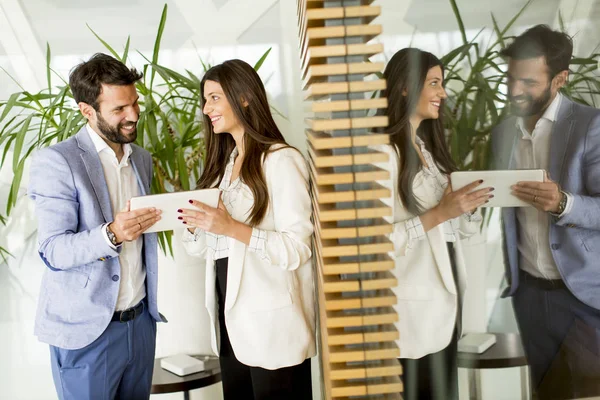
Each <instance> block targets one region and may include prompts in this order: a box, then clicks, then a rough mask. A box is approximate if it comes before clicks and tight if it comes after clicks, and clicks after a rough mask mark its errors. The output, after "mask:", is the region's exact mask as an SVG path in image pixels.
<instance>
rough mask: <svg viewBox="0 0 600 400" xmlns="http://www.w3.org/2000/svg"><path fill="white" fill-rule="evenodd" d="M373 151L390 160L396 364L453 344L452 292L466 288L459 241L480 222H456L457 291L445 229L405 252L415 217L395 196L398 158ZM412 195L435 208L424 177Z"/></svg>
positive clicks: (454, 305)
mask: <svg viewBox="0 0 600 400" xmlns="http://www.w3.org/2000/svg"><path fill="white" fill-rule="evenodd" d="M377 149H378V150H380V151H385V152H387V153H389V155H390V162H389V164H387V165H388V168H387V169H389V170H390V184H391V192H392V199H391V203H392V209H393V224H394V230H393V233H392V234H391V240H392V242H393V243H394V253H393V258H394V260H395V264H396V265H395V270H394V274H395V276H396V278H397V279H398V286H397V287H396V288H395V289H394V293H395V294H396V297H397V299H398V302H397V305H396V306H395V309H396V311H397V312H398V319H399V320H398V322H397V323H396V327H397V329H398V331H399V333H400V339H399V340H398V341H397V343H398V346H399V348H400V357H401V358H421V357H423V356H425V355H427V354H431V353H435V352H438V351H440V350H442V349H444V348H445V347H446V346H448V344H449V343H450V340H451V339H452V334H453V332H454V326H455V321H456V315H457V307H458V296H457V291H460V293H461V296H462V297H464V292H465V289H466V286H467V277H466V269H465V263H464V258H463V252H462V245H461V241H460V238H461V236H462V237H466V236H470V235H472V234H473V233H475V232H476V231H477V229H478V227H479V224H480V222H476V221H473V222H468V221H467V219H466V218H463V217H459V218H458V219H459V226H460V229H459V231H458V232H455V233H456V237H457V241H456V242H454V250H455V258H456V269H457V275H458V276H457V282H458V288H457V287H456V285H455V283H454V278H453V275H452V266H451V264H450V258H449V254H448V249H447V244H446V241H445V238H444V228H443V226H444V224H440V225H438V226H436V227H435V228H433V229H431V230H430V231H429V232H427V233H426V235H427V237H426V238H425V239H423V240H419V241H414V242H412V243H411V244H410V247H409V244H408V234H407V232H406V224H405V223H406V221H407V220H409V219H411V218H414V217H415V215H413V214H411V213H409V212H408V210H406V208H404V206H403V205H402V202H401V200H400V195H399V193H398V173H399V160H398V155H397V153H396V151H395V150H394V148H393V147H392V146H391V145H384V146H377ZM413 191H414V194H415V196H417V198H418V199H419V201H420V202H421V204H422V206H423V207H424V208H425V209H427V210H429V209H431V208H433V207H435V206H436V205H437V203H438V202H437V201H436V198H435V197H436V196H435V192H434V188H433V187H432V186H431V185H429V184H428V183H427V181H426V180H425V173H424V172H423V171H420V172H419V173H417V175H416V177H415V179H414V182H413Z"/></svg>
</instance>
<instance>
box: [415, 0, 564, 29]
mask: <svg viewBox="0 0 600 400" xmlns="http://www.w3.org/2000/svg"><path fill="white" fill-rule="evenodd" d="M560 2H561V0H537V1H533V2H532V3H531V4H530V5H529V6H528V7H527V9H526V11H525V12H524V13H523V15H522V16H521V17H520V18H519V20H518V24H517V25H520V26H523V25H536V24H541V23H543V24H552V22H553V21H554V18H555V16H556V12H557V10H558V5H559V3H560ZM456 3H457V6H458V9H459V10H460V14H461V16H462V19H463V22H464V25H465V28H466V29H474V30H479V29H481V28H483V27H484V26H487V27H489V28H491V27H492V20H491V17H490V15H491V14H494V17H495V18H496V20H497V22H498V24H499V25H500V27H503V26H504V25H506V24H507V23H508V22H509V21H510V20H511V19H512V18H513V17H514V16H515V15H516V14H517V13H518V11H519V10H520V9H521V8H522V7H523V5H524V4H526V3H527V1H526V0H501V1H498V0H457V2H456ZM404 20H405V21H406V22H408V23H409V24H411V25H413V26H416V27H417V28H418V30H419V31H420V32H448V31H453V30H457V29H458V25H457V23H456V18H455V16H454V12H453V11H452V7H451V5H450V2H449V0H421V1H419V0H413V1H412V2H411V5H410V7H409V8H408V12H407V13H406V16H405V18H404Z"/></svg>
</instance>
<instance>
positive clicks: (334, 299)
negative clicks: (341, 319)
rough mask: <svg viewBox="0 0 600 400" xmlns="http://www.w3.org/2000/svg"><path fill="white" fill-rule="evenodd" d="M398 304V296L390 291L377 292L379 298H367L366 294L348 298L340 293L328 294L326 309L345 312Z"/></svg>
mask: <svg viewBox="0 0 600 400" xmlns="http://www.w3.org/2000/svg"><path fill="white" fill-rule="evenodd" d="M396 303H397V299H396V295H394V293H393V292H392V291H391V290H390V289H383V290H380V291H379V292H377V296H372V297H365V296H364V293H363V294H361V295H360V296H358V295H352V296H346V295H341V294H340V293H328V294H327V295H326V297H325V309H326V310H328V311H332V310H344V309H354V308H361V307H365V308H372V307H387V306H393V305H395V304H396Z"/></svg>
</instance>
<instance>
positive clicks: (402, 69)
mask: <svg viewBox="0 0 600 400" xmlns="http://www.w3.org/2000/svg"><path fill="white" fill-rule="evenodd" d="M436 66H439V67H441V68H442V75H443V73H444V66H443V65H442V62H441V61H440V60H439V59H438V58H437V57H436V56H434V55H433V54H431V53H428V52H425V51H422V50H419V49H415V48H406V49H402V50H400V51H398V52H397V53H396V54H394V56H393V57H392V58H391V60H390V61H389V62H388V64H387V66H386V67H385V71H384V73H383V75H384V77H385V79H386V81H387V89H386V90H385V91H384V92H383V96H384V97H386V98H387V99H388V107H387V109H386V110H385V111H383V112H380V114H384V115H387V116H388V118H389V126H388V127H387V128H385V131H386V132H388V133H389V134H390V142H391V143H392V144H393V146H394V148H395V150H396V152H397V153H398V157H399V159H400V165H399V173H398V193H399V194H400V200H401V201H402V204H403V205H404V207H406V209H407V210H408V211H409V212H410V213H412V214H414V215H419V214H420V213H422V212H423V211H424V210H423V207H422V206H421V204H420V202H419V200H418V199H417V198H416V197H415V194H414V192H413V181H414V179H415V176H416V175H417V173H418V172H419V171H420V170H421V168H423V164H422V163H421V160H420V159H419V155H418V153H417V151H416V150H415V148H414V147H413V144H412V138H411V125H410V116H411V114H412V113H413V112H415V110H416V107H417V104H418V103H419V99H420V97H421V92H422V91H423V87H424V85H425V79H426V78H427V73H428V72H429V70H430V69H431V68H433V67H436ZM443 101H444V100H443V99H442V100H441V103H440V115H439V118H438V119H427V120H423V121H422V122H421V125H420V126H419V128H418V129H417V132H416V133H417V136H419V137H420V138H421V140H423V142H425V147H426V148H427V150H428V151H429V152H430V153H431V155H432V157H433V159H434V161H435V162H436V164H437V165H438V167H440V169H441V171H442V172H443V173H445V174H450V173H451V172H453V171H456V165H455V164H454V161H453V160H452V157H451V156H450V151H449V150H448V145H447V143H446V138H445V133H444V123H443V119H442V110H443V106H444V103H443Z"/></svg>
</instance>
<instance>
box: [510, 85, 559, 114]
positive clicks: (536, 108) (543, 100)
mask: <svg viewBox="0 0 600 400" xmlns="http://www.w3.org/2000/svg"><path fill="white" fill-rule="evenodd" d="M550 97H552V90H551V85H548V87H547V88H546V90H545V91H544V93H542V95H541V96H540V97H538V98H534V97H532V96H528V95H521V96H517V97H512V96H509V97H508V99H509V100H510V102H511V106H512V107H511V110H512V112H513V114H515V115H517V116H519V117H531V116H533V115H539V114H541V113H542V111H544V109H545V108H546V107H547V106H548V103H549V101H550ZM520 99H525V101H526V103H528V104H529V106H528V107H527V108H525V109H523V108H521V107H520V106H518V105H517V104H515V101H516V100H520Z"/></svg>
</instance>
